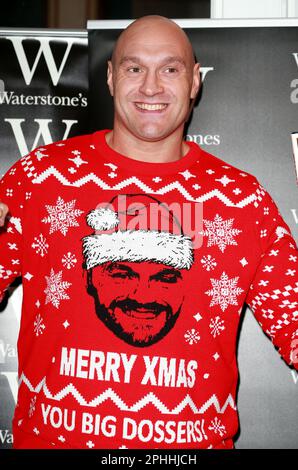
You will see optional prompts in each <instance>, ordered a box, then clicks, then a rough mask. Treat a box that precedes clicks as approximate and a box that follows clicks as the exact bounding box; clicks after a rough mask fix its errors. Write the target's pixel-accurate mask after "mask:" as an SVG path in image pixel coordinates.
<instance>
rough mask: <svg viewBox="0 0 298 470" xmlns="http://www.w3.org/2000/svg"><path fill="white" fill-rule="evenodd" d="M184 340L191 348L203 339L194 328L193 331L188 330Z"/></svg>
mask: <svg viewBox="0 0 298 470" xmlns="http://www.w3.org/2000/svg"><path fill="white" fill-rule="evenodd" d="M184 338H185V341H186V342H187V343H188V344H190V345H191V346H192V345H193V344H196V343H197V342H198V341H199V340H200V339H201V338H200V336H199V334H198V332H197V331H196V330H195V329H194V328H192V329H191V330H188V331H187V332H186V333H185V335H184Z"/></svg>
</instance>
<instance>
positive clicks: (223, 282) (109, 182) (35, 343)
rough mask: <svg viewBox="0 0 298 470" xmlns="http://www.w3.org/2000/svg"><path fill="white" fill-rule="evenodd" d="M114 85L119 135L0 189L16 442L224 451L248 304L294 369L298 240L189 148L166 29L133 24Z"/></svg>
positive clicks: (172, 31)
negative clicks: (14, 342)
mask: <svg viewBox="0 0 298 470" xmlns="http://www.w3.org/2000/svg"><path fill="white" fill-rule="evenodd" d="M107 82H108V87H109V89H110V92H111V95H112V97H113V101H114V125H113V129H112V130H111V129H105V130H99V131H97V132H95V133H93V134H90V135H85V136H79V137H75V138H71V139H67V140H65V141H62V142H57V143H53V144H51V145H48V146H44V147H43V148H42V149H38V150H33V151H32V152H31V153H30V154H29V155H27V156H26V157H24V158H23V159H22V160H21V161H19V162H17V163H16V164H15V165H14V166H13V168H11V169H10V170H9V171H8V172H7V173H6V175H5V176H4V178H3V179H2V181H1V185H0V200H1V201H2V202H3V203H4V204H6V205H7V206H8V207H9V211H10V213H9V215H8V217H7V219H6V224H5V226H4V227H3V228H1V234H0V249H1V251H0V252H1V257H0V293H1V295H3V296H4V294H5V291H6V290H7V289H8V286H9V284H10V283H11V282H12V281H13V280H14V278H15V277H17V276H19V275H22V277H23V291H24V294H23V306H22V320H21V325H20V334H19V341H18V351H19V383H20V386H19V393H18V403H17V406H16V409H15V415H14V420H13V431H14V447H15V448H52V449H53V448H83V449H88V448H105V449H109V448H123V447H125V448H146V449H157V448H168V449H174V448H185V449H189V448H197V449H199V448H200V449H207V448H209V449H210V448H214V449H231V448H233V447H234V442H233V441H234V438H235V435H236V434H237V431H238V414H237V406H236V391H237V384H238V368H237V357H236V350H237V347H236V345H237V336H238V329H239V323H240V313H241V311H242V308H243V306H244V304H245V303H246V304H248V305H249V306H250V307H251V309H252V311H253V313H254V315H255V317H256V319H257V321H258V322H259V324H260V326H261V327H262V329H263V331H264V332H265V334H266V335H267V336H268V337H269V338H270V340H271V341H272V343H273V345H274V346H275V347H276V349H277V350H278V352H279V354H280V355H281V357H282V358H283V359H284V361H285V362H286V363H287V364H288V365H290V366H291V367H295V368H298V323H297V319H298V317H297V305H298V276H297V272H298V269H297V259H298V253H297V247H296V244H295V241H294V239H293V237H292V235H291V233H290V230H289V227H288V226H287V225H286V223H285V222H284V220H283V219H282V217H281V214H280V213H279V211H278V209H277V207H276V205H275V203H274V202H273V200H272V199H271V197H270V195H269V194H268V192H267V191H266V190H265V189H264V188H263V187H262V186H261V185H260V183H259V182H258V180H257V179H256V178H255V177H254V176H252V175H250V174H248V173H246V172H243V171H241V170H239V169H237V168H235V167H233V166H231V165H228V164H227V163H225V162H224V161H222V160H220V159H218V158H216V157H215V156H213V155H211V154H209V153H208V152H205V151H204V150H202V149H201V148H200V147H199V146H198V145H197V144H195V143H192V142H186V141H185V140H184V130H185V129H184V128H185V124H186V122H187V119H188V117H189V115H190V111H191V110H192V107H193V103H194V100H195V98H196V95H197V93H198V90H199V86H200V77H199V64H198V63H197V62H196V61H195V59H194V54H193V51H192V47H191V44H190V42H189V40H188V38H187V36H186V34H185V33H184V31H182V29H181V28H179V27H178V26H177V25H176V24H175V22H173V21H171V20H169V19H167V18H163V17H159V16H148V17H144V18H140V19H138V20H136V21H135V22H133V23H132V24H131V25H130V26H129V27H128V28H127V29H126V30H125V31H123V32H122V34H121V35H120V36H119V38H118V41H117V43H116V45H115V48H114V51H113V55H112V57H111V60H110V61H109V62H108V75H107ZM103 112H104V110H103ZM41 151H42V152H43V154H44V155H45V157H46V158H42V159H41V158H38V157H39V155H40V152H41ZM11 196H13V197H11ZM124 198H125V199H124ZM123 200H124V203H123ZM198 209H199V210H198ZM5 211H6V207H5V206H3V212H2V213H1V212H0V216H1V215H2V220H3V216H5ZM198 218H199V219H200V220H197V219H198ZM1 223H2V222H1V220H0V225H1ZM94 379H98V380H94ZM99 380H100V382H99Z"/></svg>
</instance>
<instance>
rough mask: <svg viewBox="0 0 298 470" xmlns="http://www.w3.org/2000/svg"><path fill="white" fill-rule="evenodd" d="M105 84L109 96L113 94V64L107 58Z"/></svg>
mask: <svg viewBox="0 0 298 470" xmlns="http://www.w3.org/2000/svg"><path fill="white" fill-rule="evenodd" d="M107 84H108V87H109V90H110V94H111V96H114V86H113V64H112V61H111V60H108V69H107Z"/></svg>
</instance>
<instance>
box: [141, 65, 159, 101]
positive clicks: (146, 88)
mask: <svg viewBox="0 0 298 470" xmlns="http://www.w3.org/2000/svg"><path fill="white" fill-rule="evenodd" d="M163 91H164V89H163V86H162V83H161V80H160V77H159V76H158V73H157V72H156V71H154V70H149V71H147V73H146V74H145V75H144V80H143V82H142V84H141V86H140V92H141V93H143V94H144V95H147V96H154V95H156V94H158V93H162V92H163Z"/></svg>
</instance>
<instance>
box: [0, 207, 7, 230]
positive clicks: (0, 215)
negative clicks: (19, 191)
mask: <svg viewBox="0 0 298 470" xmlns="http://www.w3.org/2000/svg"><path fill="white" fill-rule="evenodd" d="M7 212H8V207H7V205H6V204H4V202H0V227H3V225H4V224H5V217H6V215H7Z"/></svg>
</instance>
